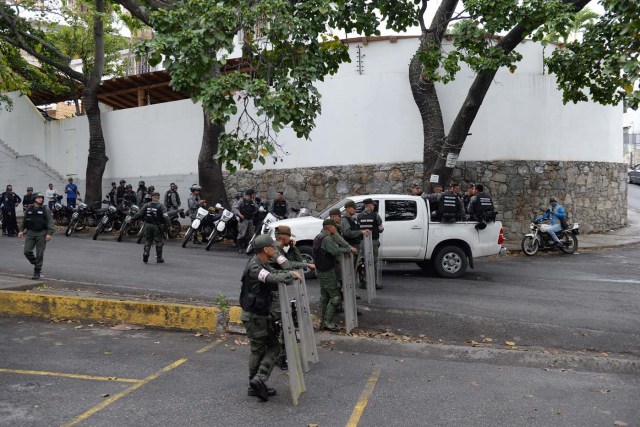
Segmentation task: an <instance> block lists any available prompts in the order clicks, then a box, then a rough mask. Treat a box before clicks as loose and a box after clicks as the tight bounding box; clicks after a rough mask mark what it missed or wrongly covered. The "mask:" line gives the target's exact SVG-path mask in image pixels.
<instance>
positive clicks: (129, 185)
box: [125, 184, 133, 189]
mask: <svg viewBox="0 0 640 427" xmlns="http://www.w3.org/2000/svg"><path fill="white" fill-rule="evenodd" d="M125 188H127V189H129V188H133V187H132V186H131V184H127V185H126V186H125Z"/></svg>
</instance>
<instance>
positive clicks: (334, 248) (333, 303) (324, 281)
mask: <svg viewBox="0 0 640 427" xmlns="http://www.w3.org/2000/svg"><path fill="white" fill-rule="evenodd" d="M336 227H337V224H336V222H335V221H334V220H332V219H331V218H327V219H325V220H324V221H323V223H322V231H321V232H320V234H318V235H317V236H316V238H315V239H314V240H313V259H314V260H315V262H316V274H317V276H318V280H319V281H320V315H321V316H322V319H321V321H320V327H321V328H323V329H326V330H328V331H332V332H338V327H337V326H336V325H335V324H334V323H333V315H334V313H335V312H336V309H338V308H339V307H340V304H342V295H341V293H340V285H339V284H338V278H337V277H336V270H335V267H336V256H337V255H340V254H346V253H348V252H352V253H354V254H355V253H357V252H358V250H357V249H356V248H346V247H342V246H338V244H337V243H336V242H335V240H334V239H333V238H332V237H330V238H328V239H327V238H326V237H328V236H334V235H335V234H336V233H337V232H338V229H337V228H336Z"/></svg>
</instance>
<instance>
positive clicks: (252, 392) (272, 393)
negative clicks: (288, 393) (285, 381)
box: [247, 386, 276, 397]
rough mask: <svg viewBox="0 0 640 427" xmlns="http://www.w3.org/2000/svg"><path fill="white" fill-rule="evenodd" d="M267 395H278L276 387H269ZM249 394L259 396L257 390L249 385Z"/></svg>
mask: <svg viewBox="0 0 640 427" xmlns="http://www.w3.org/2000/svg"><path fill="white" fill-rule="evenodd" d="M267 395H269V396H275V395H276V389H275V388H271V387H267ZM247 396H256V397H257V396H258V395H257V394H256V391H255V390H254V389H252V388H251V386H249V390H247Z"/></svg>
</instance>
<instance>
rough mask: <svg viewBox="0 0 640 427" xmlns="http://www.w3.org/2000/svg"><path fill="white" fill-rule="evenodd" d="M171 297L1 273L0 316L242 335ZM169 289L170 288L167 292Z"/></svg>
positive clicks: (516, 247) (639, 228)
mask: <svg viewBox="0 0 640 427" xmlns="http://www.w3.org/2000/svg"><path fill="white" fill-rule="evenodd" d="M628 220H629V225H628V226H627V227H625V228H621V229H617V230H612V231H609V232H606V233H597V234H589V235H584V234H580V235H579V236H578V240H579V245H578V252H579V251H580V249H587V250H588V249H598V248H603V249H604V248H615V247H622V246H629V245H633V244H638V243H640V213H639V212H637V211H635V210H631V209H629V211H628ZM505 246H506V247H507V249H508V250H509V252H510V253H511V254H517V253H519V252H521V249H520V241H507V242H506V244H505ZM172 286H175V289H170V291H175V292H174V293H173V295H172V296H169V295H164V294H158V295H155V294H154V295H146V296H145V295H133V294H131V293H127V294H123V293H111V292H109V291H108V290H105V291H104V292H97V291H96V292H91V291H70V290H66V289H53V288H51V287H47V286H46V282H45V283H44V284H43V282H42V281H33V280H30V279H28V278H26V277H24V276H22V275H15V274H13V275H12V274H7V273H1V272H0V316H1V315H4V316H34V317H40V318H45V319H55V320H60V319H65V320H92V321H96V322H104V323H114V324H116V323H132V324H139V325H144V326H149V327H156V328H165V329H182V330H200V331H216V330H221V329H226V330H229V331H233V332H243V327H242V324H241V322H240V307H237V306H231V307H227V306H226V305H227V304H228V303H224V302H223V304H222V305H221V306H216V304H215V303H214V302H213V301H205V300H204V299H202V298H201V297H198V296H197V295H184V293H182V294H181V295H182V296H181V298H180V299H177V298H176V295H178V294H180V292H181V291H183V290H182V289H181V287H180V282H179V281H175V283H172ZM165 291H166V289H165Z"/></svg>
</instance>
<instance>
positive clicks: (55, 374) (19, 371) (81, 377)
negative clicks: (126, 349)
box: [0, 368, 142, 383]
mask: <svg viewBox="0 0 640 427" xmlns="http://www.w3.org/2000/svg"><path fill="white" fill-rule="evenodd" d="M0 373H5V374H20V375H46V376H49V377H61V378H76V379H79V380H93V381H114V382H121V383H139V382H140V381H142V380H135V379H132V378H118V377H99V376H95V375H79V374H65V373H62V372H47V371H29V370H23V369H3V368H0Z"/></svg>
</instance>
